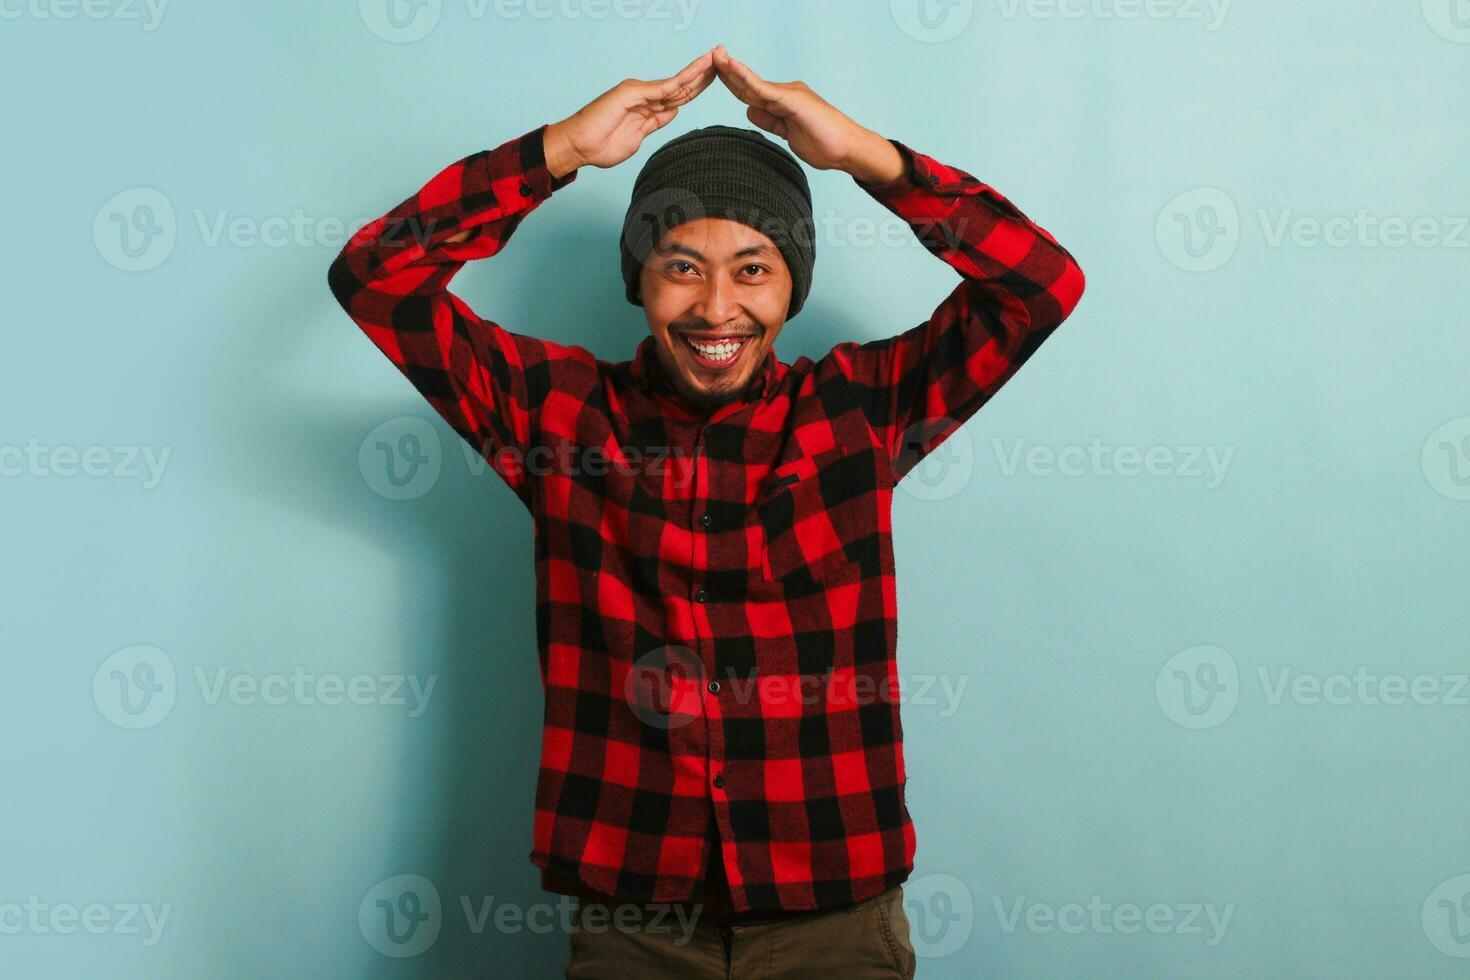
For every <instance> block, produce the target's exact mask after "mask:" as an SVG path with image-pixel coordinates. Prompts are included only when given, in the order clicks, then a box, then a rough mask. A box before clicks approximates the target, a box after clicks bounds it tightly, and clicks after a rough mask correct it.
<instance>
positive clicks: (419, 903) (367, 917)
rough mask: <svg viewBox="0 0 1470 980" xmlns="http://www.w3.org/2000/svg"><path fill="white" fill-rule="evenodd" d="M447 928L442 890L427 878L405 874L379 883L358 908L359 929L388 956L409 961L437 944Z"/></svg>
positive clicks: (376, 948) (364, 936)
mask: <svg viewBox="0 0 1470 980" xmlns="http://www.w3.org/2000/svg"><path fill="white" fill-rule="evenodd" d="M443 926H444V909H443V905H442V904H441V903H440V901H439V889H438V888H435V887H434V883H433V882H432V881H430V880H429V879H428V878H425V877H424V876H423V875H415V874H403V875H394V876H393V877H392V878H387V879H384V880H383V881H380V882H378V883H377V884H376V885H374V886H373V887H372V888H370V889H369V890H368V893H367V894H366V895H364V896H363V897H362V901H361V902H360V903H359V904H358V907H357V927H358V929H360V930H361V931H362V936H363V938H364V939H366V940H367V942H368V945H369V946H371V947H372V948H373V949H375V950H377V951H378V952H380V953H382V954H383V955H384V956H392V957H396V958H400V959H406V958H408V957H410V956H418V955H419V954H420V953H422V952H424V951H425V950H427V949H428V948H429V947H430V946H432V945H434V940H436V939H438V938H439V930H440V929H441V928H443Z"/></svg>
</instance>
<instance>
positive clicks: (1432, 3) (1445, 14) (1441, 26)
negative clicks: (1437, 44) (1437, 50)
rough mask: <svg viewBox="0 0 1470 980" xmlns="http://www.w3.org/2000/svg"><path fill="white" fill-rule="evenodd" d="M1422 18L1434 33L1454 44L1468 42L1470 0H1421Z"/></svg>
mask: <svg viewBox="0 0 1470 980" xmlns="http://www.w3.org/2000/svg"><path fill="white" fill-rule="evenodd" d="M1423 5H1424V19H1425V20H1426V21H1428V22H1429V26H1430V28H1431V29H1433V31H1434V33H1436V34H1438V35H1439V36H1440V37H1442V38H1444V39H1445V40H1447V41H1454V42H1455V43H1456V44H1470V0H1423Z"/></svg>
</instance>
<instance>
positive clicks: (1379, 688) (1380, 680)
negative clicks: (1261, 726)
mask: <svg viewBox="0 0 1470 980" xmlns="http://www.w3.org/2000/svg"><path fill="white" fill-rule="evenodd" d="M1256 675H1257V677H1258V678H1259V679H1260V682H1261V689H1262V691H1263V692H1264V693H1265V696H1266V703H1267V704H1271V705H1278V704H1283V703H1285V702H1288V701H1290V702H1291V703H1293V704H1299V705H1321V704H1325V705H1333V706H1336V707H1342V706H1344V705H1389V706H1391V707H1397V706H1399V705H1407V704H1417V705H1425V706H1429V705H1447V706H1450V707H1458V708H1463V707H1467V706H1470V696H1467V694H1466V689H1467V686H1470V674H1413V675H1406V674H1397V673H1389V674H1375V673H1373V671H1372V670H1371V669H1370V668H1368V667H1367V666H1365V665H1363V664H1359V665H1358V666H1357V667H1356V668H1354V670H1353V672H1352V673H1351V674H1345V673H1340V672H1339V673H1332V674H1309V673H1299V672H1297V671H1295V670H1293V669H1292V668H1291V667H1277V668H1275V669H1274V670H1272V669H1270V668H1267V667H1257V668H1256Z"/></svg>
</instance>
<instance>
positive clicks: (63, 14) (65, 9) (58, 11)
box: [0, 0, 169, 34]
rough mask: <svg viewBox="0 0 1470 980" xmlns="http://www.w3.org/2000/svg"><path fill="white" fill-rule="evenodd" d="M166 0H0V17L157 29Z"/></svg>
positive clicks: (151, 30) (1, 18) (145, 29)
mask: <svg viewBox="0 0 1470 980" xmlns="http://www.w3.org/2000/svg"><path fill="white" fill-rule="evenodd" d="M168 2H169V0H0V20H62V21H68V20H76V19H77V18H78V17H81V18H83V19H85V20H111V21H117V22H119V23H124V24H131V23H136V24H138V25H139V26H141V27H142V28H143V32H144V33H145V34H147V33H152V32H153V31H156V30H158V25H159V24H161V23H162V22H163V12H164V10H165V9H166V8H167V7H168Z"/></svg>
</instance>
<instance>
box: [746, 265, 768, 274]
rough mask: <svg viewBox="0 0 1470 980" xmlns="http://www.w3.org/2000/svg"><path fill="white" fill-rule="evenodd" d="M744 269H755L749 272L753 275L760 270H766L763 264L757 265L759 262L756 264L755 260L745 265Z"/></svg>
mask: <svg viewBox="0 0 1470 980" xmlns="http://www.w3.org/2000/svg"><path fill="white" fill-rule="evenodd" d="M745 269H746V271H747V272H750V270H752V269H754V270H755V271H754V272H751V273H750V274H751V275H753V276H758V275H760V274H761V273H762V272H765V271H766V267H765V266H763V265H759V264H757V263H755V262H752V263H751V264H750V265H747V266H746V267H745Z"/></svg>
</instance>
